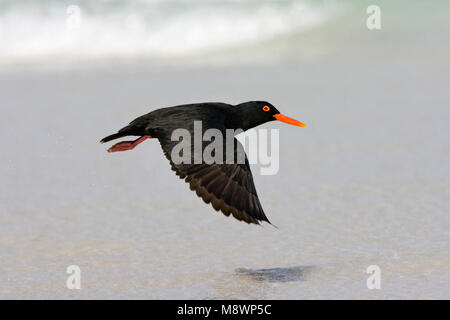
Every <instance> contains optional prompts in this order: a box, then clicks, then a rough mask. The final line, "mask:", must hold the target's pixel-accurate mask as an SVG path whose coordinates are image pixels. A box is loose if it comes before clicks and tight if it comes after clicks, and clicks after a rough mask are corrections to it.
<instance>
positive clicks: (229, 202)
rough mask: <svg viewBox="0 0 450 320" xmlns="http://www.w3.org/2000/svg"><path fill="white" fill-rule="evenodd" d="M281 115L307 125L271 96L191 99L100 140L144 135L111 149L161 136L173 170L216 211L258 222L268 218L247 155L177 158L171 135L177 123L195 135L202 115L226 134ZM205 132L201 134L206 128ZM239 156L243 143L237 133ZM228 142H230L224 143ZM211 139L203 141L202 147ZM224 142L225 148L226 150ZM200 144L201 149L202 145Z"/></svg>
mask: <svg viewBox="0 0 450 320" xmlns="http://www.w3.org/2000/svg"><path fill="white" fill-rule="evenodd" d="M273 120H279V121H283V122H286V123H289V124H292V125H296V126H300V127H305V126H306V125H305V124H303V123H301V122H300V121H297V120H295V119H292V118H289V117H286V116H284V115H282V114H280V112H279V111H278V110H277V109H276V108H275V107H274V106H273V105H272V104H270V103H268V102H266V101H249V102H244V103H241V104H238V105H235V106H234V105H230V104H226V103H218V102H207V103H194V104H186V105H180V106H174V107H168V108H161V109H157V110H155V111H152V112H150V113H148V114H146V115H143V116H141V117H139V118H136V119H135V120H133V121H132V122H130V124H129V125H127V126H126V127H124V128H122V129H120V130H119V131H118V132H117V133H115V134H112V135H109V136H107V137H105V138H103V139H102V140H101V141H100V142H101V143H104V142H108V141H111V140H114V139H117V138H121V137H124V136H139V138H138V139H136V140H134V141H123V142H119V143H117V144H115V145H113V146H112V147H110V148H109V149H108V152H116V151H126V150H131V149H133V148H134V147H136V146H137V145H138V144H140V143H141V142H143V141H144V140H146V139H148V138H157V139H158V140H159V142H160V144H161V147H162V149H163V151H164V154H165V156H166V157H167V159H168V160H169V161H170V164H171V167H172V170H173V171H175V173H176V174H177V175H178V176H179V177H180V178H181V179H184V180H185V181H186V182H187V183H189V184H190V188H191V190H193V191H195V192H196V193H197V195H198V196H199V197H201V198H202V199H203V200H204V201H205V202H206V203H211V204H212V206H213V207H214V209H215V210H216V211H219V210H220V211H222V213H223V214H224V215H226V216H229V215H230V214H232V215H233V217H235V218H236V219H238V220H243V221H245V222H247V223H255V224H259V221H266V222H268V223H270V222H269V220H268V219H267V217H266V215H265V214H264V211H263V208H262V206H261V203H260V201H259V199H258V195H257V193H256V189H255V185H254V182H253V176H252V172H251V170H250V166H249V163H248V159H247V156H246V155H245V152H244V153H243V155H244V158H245V159H244V160H245V161H243V162H242V163H240V162H237V161H233V163H231V164H230V163H225V161H223V163H217V162H216V163H205V161H203V160H202V161H201V162H200V163H199V162H198V161H197V163H196V162H195V161H194V159H193V158H194V153H195V152H192V153H191V159H190V160H191V161H190V163H174V161H173V159H172V156H171V155H172V149H173V148H174V147H175V146H176V145H177V144H178V143H179V141H178V140H177V141H172V139H171V137H172V133H173V131H174V130H175V129H180V128H181V129H186V130H188V131H189V133H191V135H193V132H194V121H201V124H202V131H203V132H205V131H206V130H208V129H211V128H215V129H218V130H220V132H222V134H223V137H224V139H225V136H226V129H234V130H237V129H242V130H243V131H245V130H247V129H250V128H254V127H256V126H258V125H260V124H263V123H266V122H269V121H273ZM203 132H202V134H203ZM234 144H235V146H236V147H233V148H234V157H235V158H234V159H233V160H236V158H237V154H238V150H239V148H240V149H242V145H241V144H240V143H239V141H238V140H237V139H236V138H234ZM224 145H226V143H224ZM206 146H207V144H206V143H205V142H204V141H202V149H201V150H204V148H205V147H206ZM225 149H226V147H224V154H226V153H225V152H226V150H225ZM197 150H198V149H197Z"/></svg>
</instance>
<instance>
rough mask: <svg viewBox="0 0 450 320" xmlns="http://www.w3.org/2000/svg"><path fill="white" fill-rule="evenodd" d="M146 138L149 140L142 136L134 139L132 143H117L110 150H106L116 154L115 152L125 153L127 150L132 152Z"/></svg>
mask: <svg viewBox="0 0 450 320" xmlns="http://www.w3.org/2000/svg"><path fill="white" fill-rule="evenodd" d="M148 138H151V137H150V136H142V137H140V138H139V139H136V140H134V141H122V142H119V143H116V144H115V145H113V146H112V147H111V148H109V149H108V152H117V151H127V150H133V149H134V147H136V146H137V145H138V144H139V143H141V142H143V141H145V140H147V139H148Z"/></svg>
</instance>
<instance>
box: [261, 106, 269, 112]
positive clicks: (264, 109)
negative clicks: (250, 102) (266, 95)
mask: <svg viewBox="0 0 450 320" xmlns="http://www.w3.org/2000/svg"><path fill="white" fill-rule="evenodd" d="M262 109H263V111H266V112H267V111H269V110H270V107H269V106H264V107H263V108H262Z"/></svg>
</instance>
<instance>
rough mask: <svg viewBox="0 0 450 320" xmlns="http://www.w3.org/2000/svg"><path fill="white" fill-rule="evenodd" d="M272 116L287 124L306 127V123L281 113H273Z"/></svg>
mask: <svg viewBox="0 0 450 320" xmlns="http://www.w3.org/2000/svg"><path fill="white" fill-rule="evenodd" d="M273 116H274V117H275V119H277V120H278V121H281V122H285V123H288V124H292V125H293V126H299V127H306V124H304V123H303V122H300V121H298V120H295V119H292V118H289V117H286V116H285V115H282V114H281V113H278V114H274V115H273Z"/></svg>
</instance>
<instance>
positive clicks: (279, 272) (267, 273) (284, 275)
mask: <svg viewBox="0 0 450 320" xmlns="http://www.w3.org/2000/svg"><path fill="white" fill-rule="evenodd" d="M313 268H314V267H313V266H295V267H286V268H270V269H246V268H239V269H236V270H235V272H236V274H237V275H241V276H246V277H249V278H251V279H252V280H255V281H264V282H291V281H305V280H306V277H307V275H308V274H309V272H310V271H311V270H312V269H313Z"/></svg>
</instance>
